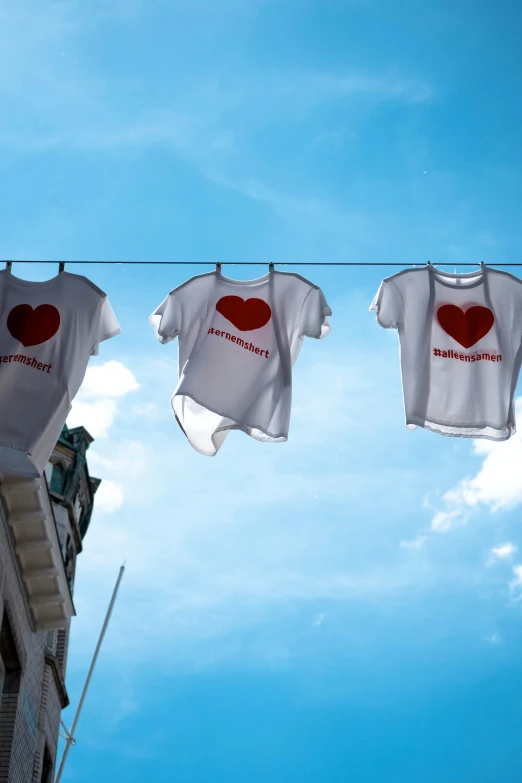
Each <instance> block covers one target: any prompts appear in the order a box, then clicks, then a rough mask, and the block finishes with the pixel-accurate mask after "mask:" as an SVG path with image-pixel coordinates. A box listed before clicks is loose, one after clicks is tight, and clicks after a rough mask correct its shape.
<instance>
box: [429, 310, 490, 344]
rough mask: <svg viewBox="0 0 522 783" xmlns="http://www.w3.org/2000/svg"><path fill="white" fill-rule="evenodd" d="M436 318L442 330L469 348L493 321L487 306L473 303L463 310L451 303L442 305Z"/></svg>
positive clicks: (484, 333) (485, 332) (482, 335)
mask: <svg viewBox="0 0 522 783" xmlns="http://www.w3.org/2000/svg"><path fill="white" fill-rule="evenodd" d="M437 319H438V321H439V324H440V325H441V326H442V328H443V329H444V331H445V332H446V333H447V334H449V336H450V337H453V339H454V340H456V341H457V342H458V343H460V345H462V346H463V347H464V348H471V346H472V345H475V343H478V341H479V340H481V339H482V338H483V337H485V336H486V335H487V333H488V332H489V330H490V329H491V327H492V326H493V324H494V322H495V316H494V315H493V313H492V312H491V310H490V309H489V307H482V305H473V307H470V308H469V309H468V310H466V311H465V312H464V310H461V308H460V307H457V305H453V304H447V305H442V307H439V309H438V310H437Z"/></svg>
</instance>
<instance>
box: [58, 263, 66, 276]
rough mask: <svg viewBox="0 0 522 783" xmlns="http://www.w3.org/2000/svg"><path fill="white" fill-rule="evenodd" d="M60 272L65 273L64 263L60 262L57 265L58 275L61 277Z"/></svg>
mask: <svg viewBox="0 0 522 783" xmlns="http://www.w3.org/2000/svg"><path fill="white" fill-rule="evenodd" d="M62 272H65V261H60V263H59V264H58V274H59V275H61V274H62Z"/></svg>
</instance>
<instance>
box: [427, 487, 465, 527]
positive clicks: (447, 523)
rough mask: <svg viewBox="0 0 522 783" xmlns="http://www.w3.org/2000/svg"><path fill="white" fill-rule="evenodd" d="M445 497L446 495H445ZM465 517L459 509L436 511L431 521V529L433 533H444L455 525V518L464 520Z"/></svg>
mask: <svg viewBox="0 0 522 783" xmlns="http://www.w3.org/2000/svg"><path fill="white" fill-rule="evenodd" d="M445 497H446V496H445ZM465 519H466V517H465V515H464V514H463V513H462V512H461V510H460V509H450V510H449V511H437V513H436V514H435V516H434V517H433V519H432V522H431V529H432V530H433V531H434V532H435V533H446V532H447V531H448V530H451V529H452V527H453V526H454V525H455V522H456V520H459V521H461V522H462V521H465Z"/></svg>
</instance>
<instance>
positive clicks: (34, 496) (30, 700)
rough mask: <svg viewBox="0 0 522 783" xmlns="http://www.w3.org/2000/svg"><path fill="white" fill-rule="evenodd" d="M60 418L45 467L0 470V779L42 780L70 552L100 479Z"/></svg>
mask: <svg viewBox="0 0 522 783" xmlns="http://www.w3.org/2000/svg"><path fill="white" fill-rule="evenodd" d="M91 442H92V438H91V436H90V435H89V433H88V432H87V431H86V430H85V429H84V428H83V427H76V428H74V429H68V428H67V427H64V429H63V431H62V434H61V437H60V440H59V441H58V443H57V444H56V447H55V449H54V452H53V454H52V457H51V460H50V462H49V463H48V465H47V468H46V471H45V475H44V476H42V477H41V478H40V479H26V478H17V477H14V476H7V475H2V474H1V473H0V623H1V625H0V783H52V781H53V780H54V775H55V767H56V760H57V759H56V751H57V746H58V735H59V730H60V716H61V711H62V709H63V708H64V707H66V706H67V705H68V704H69V699H68V696H67V689H66V687H65V671H66V664H67V649H68V646H69V631H70V622H71V617H72V616H73V615H74V614H75V611H74V604H73V590H74V576H75V571H76V561H77V557H78V555H79V553H80V552H81V551H82V547H83V539H84V538H85V534H86V532H87V529H88V527H89V522H90V519H91V514H92V508H93V502H94V495H95V493H96V490H97V489H98V486H99V484H100V481H99V480H98V479H94V478H91V477H90V476H89V470H88V466H87V459H86V452H87V449H88V448H89V445H90V444H91Z"/></svg>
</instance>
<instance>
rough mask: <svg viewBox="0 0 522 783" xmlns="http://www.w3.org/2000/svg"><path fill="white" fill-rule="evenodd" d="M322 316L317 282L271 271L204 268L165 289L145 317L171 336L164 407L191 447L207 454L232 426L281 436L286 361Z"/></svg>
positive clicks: (325, 328) (324, 309) (317, 329)
mask: <svg viewBox="0 0 522 783" xmlns="http://www.w3.org/2000/svg"><path fill="white" fill-rule="evenodd" d="M329 315H331V310H330V308H329V307H328V304H327V303H326V300H325V298H324V295H323V293H322V291H321V289H320V288H318V287H317V286H315V285H313V284H312V283H310V282H309V281H308V280H305V279H304V278H303V277H300V276H299V275H296V274H290V273H286V272H276V271H273V270H272V271H270V272H269V274H268V275H265V277H261V278H259V279H258V280H250V281H246V282H243V281H239V280H230V279H229V278H227V277H224V276H223V275H221V274H220V273H218V272H217V271H216V272H210V273H208V274H204V275H200V276H198V277H194V278H192V279H191V280H188V281H187V282H186V283H184V284H183V285H181V286H179V288H176V289H175V290H174V291H171V292H170V294H169V295H168V296H167V298H166V299H165V300H164V301H163V302H162V304H161V305H160V306H159V307H158V308H157V310H155V312H154V313H153V314H152V315H151V317H150V322H151V325H152V326H153V328H154V331H155V333H156V336H157V338H158V340H159V341H160V342H161V343H168V342H169V341H170V340H172V339H174V338H175V337H179V382H178V385H177V387H176V389H175V391H174V395H173V397H172V408H173V410H174V413H175V416H176V419H177V421H178V423H179V425H180V427H181V428H182V430H183V431H184V433H185V434H186V436H187V438H188V440H189V441H190V443H191V444H192V446H193V447H194V448H195V449H196V450H197V451H199V452H200V453H201V454H205V455H207V456H214V455H215V454H216V453H217V451H218V450H219V448H220V447H221V445H222V444H223V441H224V440H225V438H226V436H227V434H228V432H229V430H232V429H238V430H243V432H246V433H247V434H248V435H251V436H252V437H253V438H256V439H257V440H260V441H271V442H280V441H286V440H287V439H288V426H289V422H290V409H291V400H292V367H293V365H294V362H295V360H296V359H297V355H298V353H299V350H300V348H301V345H302V342H303V337H305V336H307V337H316V338H322V337H325V336H326V335H327V334H328V333H329V331H330V327H329V325H328V320H327V316H329Z"/></svg>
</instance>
